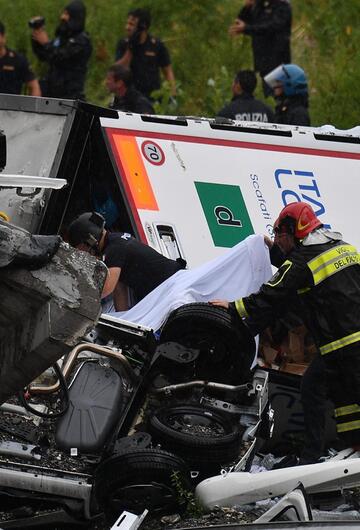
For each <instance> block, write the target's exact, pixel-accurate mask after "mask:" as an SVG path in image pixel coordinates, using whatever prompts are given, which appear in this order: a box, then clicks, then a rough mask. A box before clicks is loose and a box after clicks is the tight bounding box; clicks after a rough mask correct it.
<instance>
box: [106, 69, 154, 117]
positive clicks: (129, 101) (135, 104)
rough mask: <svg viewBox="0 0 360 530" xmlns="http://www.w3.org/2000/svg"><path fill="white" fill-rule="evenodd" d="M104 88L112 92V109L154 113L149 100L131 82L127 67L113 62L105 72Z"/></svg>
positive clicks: (129, 71) (130, 74)
mask: <svg viewBox="0 0 360 530" xmlns="http://www.w3.org/2000/svg"><path fill="white" fill-rule="evenodd" d="M106 88H107V89H108V91H109V92H110V93H112V94H114V96H115V97H114V101H113V103H112V104H111V105H110V107H111V108H112V109H116V110H122V111H125V112H136V113H138V114H154V113H155V111H154V109H153V107H152V105H151V103H150V101H149V100H148V99H147V98H146V97H145V96H143V94H141V92H139V91H138V90H136V88H135V87H134V84H133V78H132V73H131V70H130V69H129V68H126V67H125V66H121V64H114V65H113V66H111V67H110V68H109V70H108V72H107V76H106Z"/></svg>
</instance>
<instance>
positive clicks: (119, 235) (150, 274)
mask: <svg viewBox="0 0 360 530" xmlns="http://www.w3.org/2000/svg"><path fill="white" fill-rule="evenodd" d="M68 239H69V243H70V245H72V246H73V247H76V248H78V249H79V250H84V251H86V252H89V253H91V254H93V255H96V256H98V257H102V258H103V260H104V262H105V265H107V267H108V276H107V279H106V281H105V285H104V288H103V292H102V295H101V297H102V298H103V299H104V298H106V297H108V296H109V295H113V297H114V302H115V310H117V311H122V310H125V309H127V308H128V294H127V288H128V287H130V288H131V289H132V291H133V294H134V297H135V300H136V302H138V301H139V300H141V299H142V298H144V297H145V296H146V295H147V294H149V293H150V292H151V291H152V290H153V289H155V288H156V287H157V286H158V285H160V284H161V283H162V282H164V281H165V280H167V279H168V278H169V277H170V276H172V275H173V274H175V273H176V272H177V271H179V270H180V269H183V268H185V266H186V262H185V261H184V260H182V259H178V260H176V261H175V260H172V259H169V258H166V257H165V256H163V255H162V254H160V253H159V252H156V250H154V249H153V248H151V247H149V246H148V245H145V244H144V243H141V242H140V241H138V240H137V239H135V238H134V237H132V236H131V235H130V234H126V233H123V232H108V231H107V230H105V219H104V217H103V216H102V215H100V214H99V213H97V212H86V213H83V214H81V215H79V216H78V217H77V218H76V219H75V220H74V221H73V222H72V223H71V224H70V226H69V228H68Z"/></svg>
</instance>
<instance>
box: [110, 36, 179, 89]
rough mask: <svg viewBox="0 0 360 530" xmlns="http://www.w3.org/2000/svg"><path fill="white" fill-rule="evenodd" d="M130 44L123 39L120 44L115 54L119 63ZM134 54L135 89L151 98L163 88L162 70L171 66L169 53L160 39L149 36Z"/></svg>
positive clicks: (132, 63) (131, 67)
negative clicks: (153, 93)
mask: <svg viewBox="0 0 360 530" xmlns="http://www.w3.org/2000/svg"><path fill="white" fill-rule="evenodd" d="M128 44H129V39H121V40H120V41H119V42H118V44H117V47H116V54H115V59H116V60H117V61H118V60H119V59H121V58H122V56H123V55H124V54H125V52H126V50H127V49H128ZM132 54H133V58H132V61H131V64H130V69H131V71H132V74H133V79H134V85H135V88H136V89H137V90H139V91H140V92H141V93H142V94H144V95H145V96H146V97H150V96H151V92H153V90H158V89H159V88H160V87H161V83H160V68H164V67H166V66H169V65H170V64H171V60H170V55H169V52H168V50H167V48H166V46H165V45H164V43H163V42H162V41H161V40H160V39H157V38H155V37H152V36H151V35H148V36H147V38H146V41H145V42H144V43H143V44H137V45H136V46H135V48H134V49H133V50H132Z"/></svg>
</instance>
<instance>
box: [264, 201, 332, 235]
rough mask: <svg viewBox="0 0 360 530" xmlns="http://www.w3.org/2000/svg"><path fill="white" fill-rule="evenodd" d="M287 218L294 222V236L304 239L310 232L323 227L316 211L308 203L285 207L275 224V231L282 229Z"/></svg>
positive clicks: (296, 203) (293, 203)
mask: <svg viewBox="0 0 360 530" xmlns="http://www.w3.org/2000/svg"><path fill="white" fill-rule="evenodd" d="M286 218H290V219H293V221H294V236H295V237H296V238H297V239H304V237H306V236H307V235H308V234H310V232H312V231H313V230H315V228H319V226H322V222H321V221H320V220H319V219H318V218H317V217H316V215H315V212H314V210H313V209H312V208H311V206H310V205H309V204H307V203H306V202H292V203H290V204H288V205H287V206H285V208H283V209H282V210H281V212H280V214H279V217H278V218H277V219H276V221H275V223H274V230H276V229H280V228H281V225H282V224H283V223H284V221H285V219H286Z"/></svg>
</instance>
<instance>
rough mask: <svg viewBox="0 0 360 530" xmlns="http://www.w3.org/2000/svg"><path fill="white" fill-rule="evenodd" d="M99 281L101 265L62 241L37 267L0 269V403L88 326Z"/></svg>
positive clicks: (96, 307)
mask: <svg viewBox="0 0 360 530" xmlns="http://www.w3.org/2000/svg"><path fill="white" fill-rule="evenodd" d="M10 226H11V225H10ZM105 277H106V267H105V265H104V264H103V263H102V262H101V261H99V260H97V259H96V258H94V257H92V256H90V255H89V254H87V253H85V252H79V251H77V250H75V249H73V248H71V247H70V246H69V245H67V244H66V243H61V244H60V247H59V249H58V251H57V253H56V254H55V256H54V257H53V258H52V260H51V261H50V262H49V263H48V264H47V265H45V266H44V267H42V268H40V269H37V270H26V269H24V268H5V269H0V403H3V402H4V401H6V400H7V399H8V398H9V397H10V396H12V395H14V394H15V393H16V392H18V391H19V390H20V389H21V388H23V387H24V386H26V385H27V384H29V383H30V382H31V381H32V380H33V379H35V378H36V377H37V376H38V375H40V374H41V373H42V372H43V371H44V370H46V369H47V368H48V367H49V366H51V365H53V364H54V362H55V361H56V360H57V359H59V358H60V357H62V356H63V355H64V354H66V353H68V352H69V351H70V350H71V349H72V348H73V347H74V346H75V345H76V344H78V343H79V341H80V340H81V338H82V337H83V336H84V335H85V334H86V333H88V331H89V330H90V329H91V328H92V327H93V326H94V324H95V323H96V321H97V319H98V317H99V315H100V312H101V311H100V308H101V306H100V295H101V291H102V287H103V284H104V281H105Z"/></svg>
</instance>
